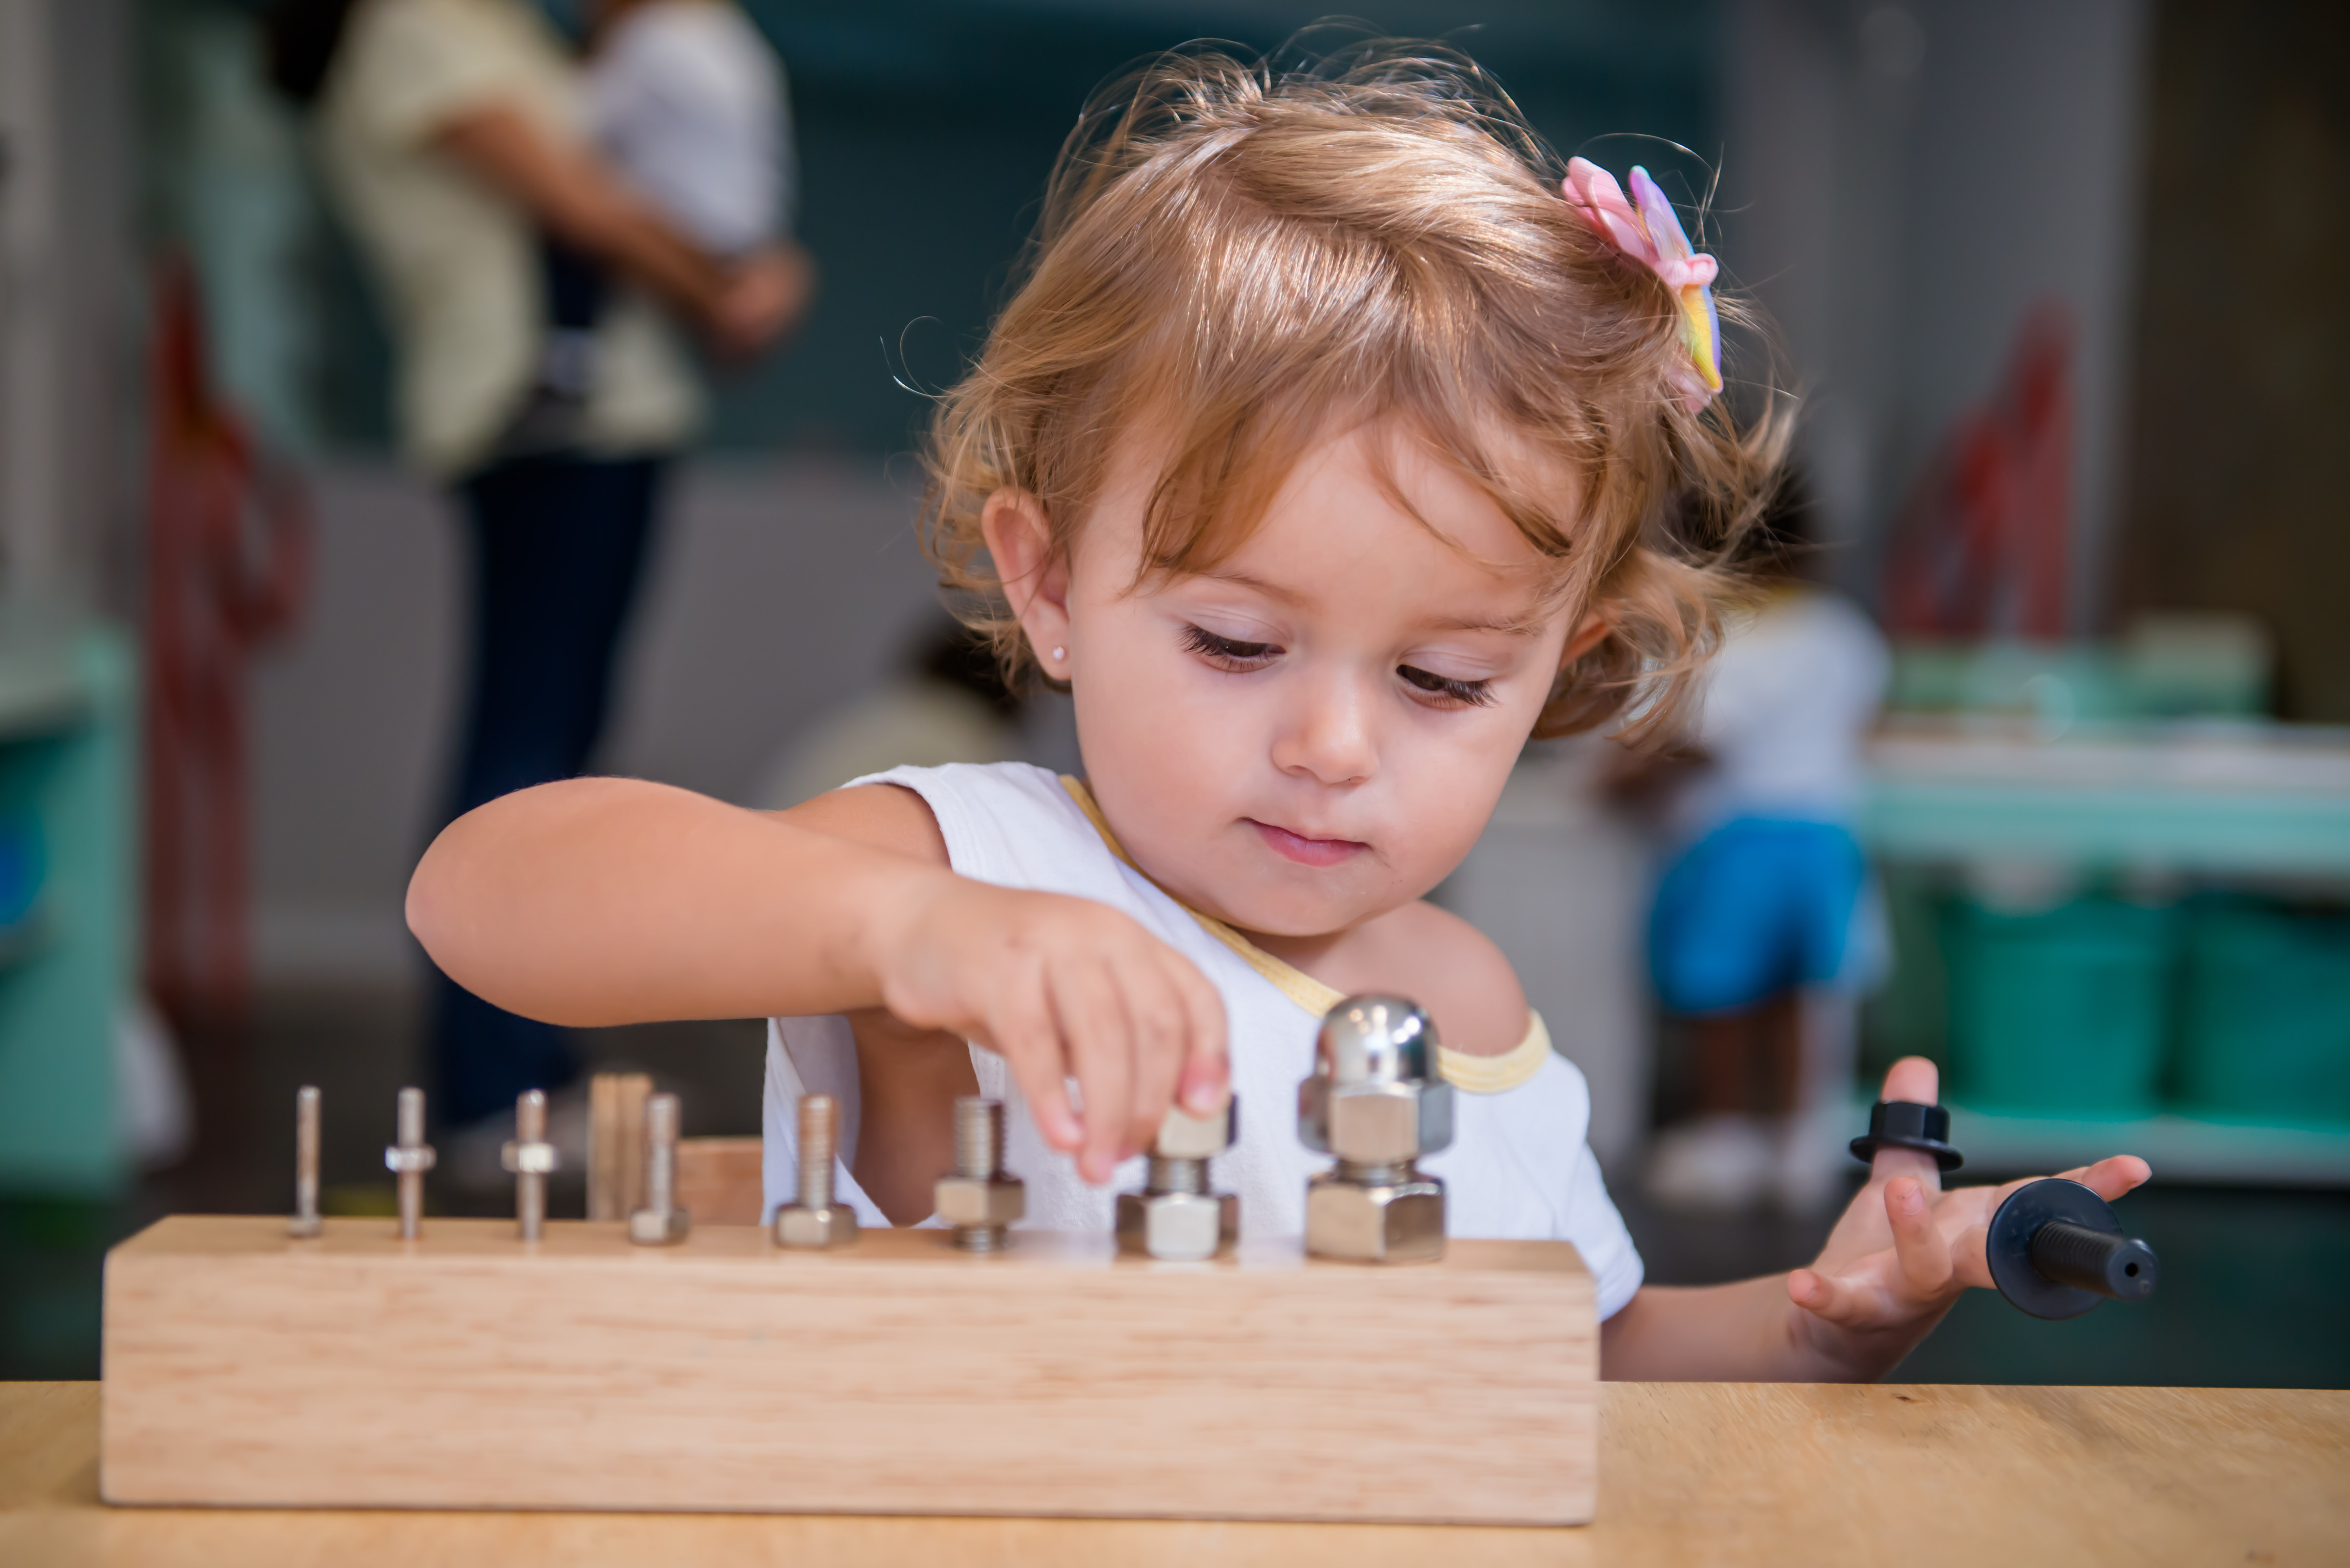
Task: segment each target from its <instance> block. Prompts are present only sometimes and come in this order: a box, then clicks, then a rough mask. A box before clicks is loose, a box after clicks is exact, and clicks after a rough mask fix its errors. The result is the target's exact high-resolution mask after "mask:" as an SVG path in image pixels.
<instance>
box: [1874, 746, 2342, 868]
mask: <svg viewBox="0 0 2350 1568" xmlns="http://www.w3.org/2000/svg"><path fill="white" fill-rule="evenodd" d="M1868 765H1869V786H1868V796H1867V800H1866V805H1865V807H1864V810H1863V814H1862V832H1863V835H1864V836H1865V837H1866V838H1867V840H1868V841H1869V843H1870V844H1871V846H1873V847H1874V848H1875V849H1876V850H1877V853H1879V854H1880V855H1883V856H1887V857H1895V858H1902V859H1926V860H1942V861H1967V860H2047V861H2056V862H2062V863H2064V864H2067V865H2074V866H2080V867H2092V868H2103V867H2120V868H2126V869H2130V870H2162V871H2177V872H2186V873H2200V874H2208V875H2215V876H2240V877H2274V876H2284V877H2323V878H2336V877H2339V878H2345V879H2350V731H2343V730H2336V729H2320V728H2316V727H2309V726H2294V725H2283V724H2268V723H2261V722H2241V723H2210V722H2199V723H2190V722H2182V723H2177V724H2171V725H2143V726H2114V727H2110V728H2106V729H2103V730H2098V729H2093V728H2084V729H2082V730H2080V731H2076V732H2073V733H2070V734H2068V735H2066V736H2065V737H2064V738H2063V739H2061V740H2056V741H2051V742H2042V741H2037V740H2035V739H2033V736H2032V735H2031V733H2030V732H2029V731H2028V729H2026V728H2025V727H2023V726H2021V725H2018V724H2014V723H2012V722H1967V721H1963V720H1942V721H1925V720H1896V721H1894V722H1890V723H1888V724H1887V726H1886V728H1885V729H1884V731H1883V732H1881V733H1880V734H1879V735H1878V736H1877V739H1876V740H1875V741H1874V742H1872V744H1871V746H1870V748H1869V753H1868Z"/></svg>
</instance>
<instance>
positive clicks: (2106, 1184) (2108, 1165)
mask: <svg viewBox="0 0 2350 1568" xmlns="http://www.w3.org/2000/svg"><path fill="white" fill-rule="evenodd" d="M2153 1174H2154V1168H2153V1167H2152V1166H2150V1165H2148V1164H2147V1162H2146V1161H2144V1160H2142V1159H2140V1158H2138V1157H2137V1156H2136V1155H2134V1154H2117V1155H2114V1156H2112V1157H2111V1158H2106V1159H2101V1160H2099V1161H2097V1163H2096V1164H2095V1165H2089V1166H2083V1167H2082V1168H2079V1169H2077V1170H2068V1171H2066V1172H2064V1175H2065V1177H2066V1178H2067V1179H2070V1180H2073V1181H2077V1182H2079V1183H2080V1184H2081V1185H2082V1186H2084V1187H2085V1188H2087V1189H2089V1190H2090V1191H2092V1192H2094V1193H2095V1194H2096V1195H2097V1196H2098V1197H2100V1198H2102V1199H2105V1200H2106V1202H2108V1203H2111V1202H2112V1201H2113V1200H2114V1199H2116V1198H2119V1197H2120V1196H2122V1194H2124V1193H2126V1192H2127V1191H2129V1190H2130V1189H2132V1188H2134V1187H2137V1186H2140V1185H2142V1184H2143V1183H2144V1182H2145V1181H2146V1180H2147V1179H2148V1178H2149V1177H2151V1176H2153Z"/></svg>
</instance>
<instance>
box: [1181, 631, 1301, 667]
mask: <svg viewBox="0 0 2350 1568" xmlns="http://www.w3.org/2000/svg"><path fill="white" fill-rule="evenodd" d="M1183 646H1184V647H1185V648H1187V649H1191V651H1192V652H1193V653H1196V654H1198V655H1199V656H1200V657H1201V658H1202V659H1206V660H1207V661H1208V662H1209V663H1211V664H1212V665H1214V666H1215V667H1216V668H1217V669H1219V670H1256V669H1261V668H1262V667H1263V666H1264V665H1265V664H1268V663H1270V662H1271V661H1272V659H1274V655H1276V654H1278V653H1279V652H1280V651H1281V649H1280V647H1279V646H1278V645H1276V644H1274V643H1270V642H1243V641H1242V640H1241V639H1238V638H1236V637H1218V636H1217V635H1216V634H1215V633H1214V632H1212V631H1210V630H1209V629H1208V628H1206V627H1203V626H1191V625H1189V624H1186V625H1185V626H1184V628H1183Z"/></svg>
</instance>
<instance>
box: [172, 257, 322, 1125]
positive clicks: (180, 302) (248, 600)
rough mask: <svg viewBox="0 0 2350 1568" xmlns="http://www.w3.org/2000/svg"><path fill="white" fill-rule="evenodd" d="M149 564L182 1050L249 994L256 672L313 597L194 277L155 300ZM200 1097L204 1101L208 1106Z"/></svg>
mask: <svg viewBox="0 0 2350 1568" xmlns="http://www.w3.org/2000/svg"><path fill="white" fill-rule="evenodd" d="M151 369H152V386H151V408H152V419H153V441H152V451H151V454H150V458H149V463H148V519H147V557H146V590H147V603H146V628H145V659H146V692H145V696H146V705H147V711H146V737H145V739H146V757H145V763H146V774H147V779H146V785H147V787H146V834H147V842H146V898H145V909H144V919H145V932H144V935H145V949H146V981H147V988H148V992H149V994H150V995H151V997H152V998H153V999H154V1001H155V1004H156V1006H157V1007H158V1008H159V1009H160V1010H161V1012H163V1014H164V1016H165V1017H166V1018H168V1019H170V1020H171V1022H172V1025H173V1027H174V1028H175V1029H176V1030H177V1031H178V1032H179V1033H180V1036H181V1038H182V1040H189V1039H190V1038H191V1037H192V1036H194V1035H199V1034H202V1033H205V1032H207V1030H208V1029H210V1028H213V1027H217V1026H221V1025H227V1026H229V1027H231V1028H234V1025H235V1023H237V1022H238V1021H240V1020H241V1019H242V1016H243V1013H244V1005H245V1002H246V998H247V992H248V988H249V985H250V981H251V936H250V932H249V930H248V921H249V918H250V909H249V907H248V906H249V901H250V900H249V871H248V867H247V864H246V857H247V855H248V851H249V846H248V836H247V831H246V820H245V819H246V801H245V788H246V767H245V730H246V724H245V710H246V701H245V685H244V682H245V669H246V665H247V663H248V661H249V659H250V658H251V655H252V654H253V652H254V650H255V649H257V648H260V647H261V646H263V645H264V644H265V643H266V642H268V641H269V640H270V639H272V638H273V637H275V636H276V635H277V634H278V633H280V632H282V631H284V630H285V629H286V628H288V627H290V626H291V625H292V624H293V623H294V620H295V618H296V615H297V614H298V612H299V610H300V607H301V604H302V600H303V598H304V597H305V595H306V591H307V587H308V582H309V568H310V554H311V532H310V517H309V508H308V498H307V495H306V494H305V493H304V492H303V490H302V488H301V486H300V484H299V483H297V482H296V480H295V479H294V477H293V476H292V475H291V474H290V473H288V472H286V471H285V470H283V469H281V468H277V467H275V466H273V465H270V464H268V463H267V462H265V461H264V460H263V459H262V458H261V456H260V455H259V453H258V452H257V450H256V448H255V443H254V441H253V438H252V436H251V434H250V433H249V432H248V431H246V429H245V428H244V422H243V421H241V420H239V419H238V418H237V417H236V415H235V414H234V411H232V410H230V409H229V408H227V407H226V406H225V405H224V404H223V403H222V402H221V401H220V400H219V399H218V398H216V397H215V396H214V394H213V390H212V386H211V381H210V378H209V376H208V375H207V373H206V364H205V353H204V335H203V299H202V296H201V294H200V293H199V291H198V288H197V285H196V278H195V274H194V271H193V269H192V267H191V266H189V265H188V264H187V263H186V261H185V260H183V259H177V258H175V259H172V260H170V261H167V262H166V263H164V265H162V267H161V269H160V271H159V274H158V276H157V279H156V288H155V338H154V348H153V362H152V367H151ZM201 1093H202V1091H201V1087H200V1089H199V1094H200V1097H201Z"/></svg>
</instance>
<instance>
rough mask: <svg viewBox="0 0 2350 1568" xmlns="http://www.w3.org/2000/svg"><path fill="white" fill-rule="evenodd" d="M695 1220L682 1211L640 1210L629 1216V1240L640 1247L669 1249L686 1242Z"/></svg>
mask: <svg viewBox="0 0 2350 1568" xmlns="http://www.w3.org/2000/svg"><path fill="white" fill-rule="evenodd" d="M692 1229H693V1218H692V1216H691V1215H689V1214H688V1213H686V1211H685V1210H682V1209H639V1210H637V1211H636V1212H635V1213H633V1214H631V1215H629V1241H634V1242H635V1243H636V1244H637V1245H638V1246H639V1247H667V1246H672V1245H674V1244H675V1243H677V1242H679V1241H684V1240H685V1238H686V1236H687V1234H688V1233H689V1232H691V1231H692Z"/></svg>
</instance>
